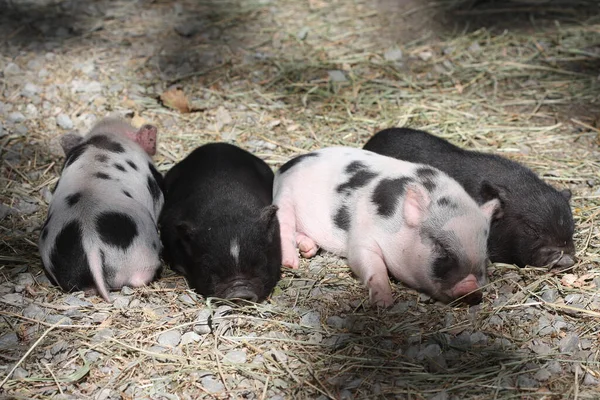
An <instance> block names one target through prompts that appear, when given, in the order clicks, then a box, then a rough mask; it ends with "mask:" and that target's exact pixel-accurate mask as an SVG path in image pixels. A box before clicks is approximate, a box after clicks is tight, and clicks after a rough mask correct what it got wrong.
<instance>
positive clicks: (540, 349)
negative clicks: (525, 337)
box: [529, 340, 552, 356]
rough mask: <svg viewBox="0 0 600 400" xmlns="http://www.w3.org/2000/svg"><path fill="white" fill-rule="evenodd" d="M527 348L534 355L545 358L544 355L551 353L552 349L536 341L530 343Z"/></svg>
mask: <svg viewBox="0 0 600 400" xmlns="http://www.w3.org/2000/svg"><path fill="white" fill-rule="evenodd" d="M529 348H530V349H531V351H533V352H534V353H536V354H540V355H543V356H546V355H548V354H551V353H552V347H550V346H549V345H548V344H546V343H544V342H539V341H537V340H534V341H533V342H532V344H531V345H530V346H529Z"/></svg>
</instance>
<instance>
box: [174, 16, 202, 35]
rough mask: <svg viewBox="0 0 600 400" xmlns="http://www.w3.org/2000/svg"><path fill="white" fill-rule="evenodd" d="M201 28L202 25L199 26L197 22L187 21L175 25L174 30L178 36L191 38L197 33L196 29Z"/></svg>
mask: <svg viewBox="0 0 600 400" xmlns="http://www.w3.org/2000/svg"><path fill="white" fill-rule="evenodd" d="M201 26H202V24H199V23H198V21H195V20H191V19H188V20H185V21H182V22H181V23H179V24H177V25H175V27H174V29H175V32H177V34H178V35H180V36H184V37H191V36H193V35H195V34H196V32H198V29H199V28H200V27H201Z"/></svg>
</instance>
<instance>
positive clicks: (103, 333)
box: [92, 328, 115, 342]
mask: <svg viewBox="0 0 600 400" xmlns="http://www.w3.org/2000/svg"><path fill="white" fill-rule="evenodd" d="M114 334H115V333H114V331H113V330H112V329H110V328H104V329H100V330H98V332H96V334H95V335H94V337H93V338H92V341H93V342H104V341H105V340H107V339H109V338H111V337H113V336H114Z"/></svg>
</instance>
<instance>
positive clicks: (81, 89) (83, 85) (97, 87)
mask: <svg viewBox="0 0 600 400" xmlns="http://www.w3.org/2000/svg"><path fill="white" fill-rule="evenodd" d="M71 88H72V90H73V92H75V93H100V92H101V91H102V84H101V83H100V82H97V81H91V82H90V81H82V80H78V79H74V80H73V81H72V82H71Z"/></svg>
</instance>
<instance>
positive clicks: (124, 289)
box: [121, 286, 135, 296]
mask: <svg viewBox="0 0 600 400" xmlns="http://www.w3.org/2000/svg"><path fill="white" fill-rule="evenodd" d="M134 293H135V290H133V289H132V288H130V287H129V286H123V287H122V288H121V294H122V295H125V296H131V295H132V294H134Z"/></svg>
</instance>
